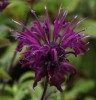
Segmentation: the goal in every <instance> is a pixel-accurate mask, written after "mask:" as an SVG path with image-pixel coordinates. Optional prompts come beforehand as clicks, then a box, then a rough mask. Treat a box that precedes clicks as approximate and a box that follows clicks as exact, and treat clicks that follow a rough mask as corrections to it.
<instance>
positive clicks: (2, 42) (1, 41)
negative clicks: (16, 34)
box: [0, 39, 11, 48]
mask: <svg viewBox="0 0 96 100" xmlns="http://www.w3.org/2000/svg"><path fill="white" fill-rule="evenodd" d="M10 44H11V43H10V41H9V40H8V39H0V48H2V47H6V46H9V45H10Z"/></svg>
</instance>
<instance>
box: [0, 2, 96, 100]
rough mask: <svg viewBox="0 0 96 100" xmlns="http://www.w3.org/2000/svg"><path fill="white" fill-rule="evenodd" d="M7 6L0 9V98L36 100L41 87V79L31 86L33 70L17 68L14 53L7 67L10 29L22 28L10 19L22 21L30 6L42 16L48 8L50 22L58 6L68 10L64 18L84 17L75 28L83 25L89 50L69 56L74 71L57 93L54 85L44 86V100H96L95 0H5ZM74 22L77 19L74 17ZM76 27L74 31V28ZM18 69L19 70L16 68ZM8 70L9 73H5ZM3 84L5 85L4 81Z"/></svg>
mask: <svg viewBox="0 0 96 100" xmlns="http://www.w3.org/2000/svg"><path fill="white" fill-rule="evenodd" d="M8 1H9V3H10V4H9V5H8V6H7V7H6V9H4V11H3V12H0V100H39V99H40V97H41V94H42V90H43V84H44V83H43V81H41V82H40V83H39V85H38V86H37V87H36V88H35V89H33V87H32V84H33V82H34V72H31V71H29V70H30V69H27V70H26V68H25V70H23V68H21V65H20V64H19V57H18V55H19V54H18V55H17V56H16V59H15V61H14V66H13V68H12V69H10V62H11V60H12V57H13V53H14V51H15V49H16V45H17V42H16V40H15V38H14V37H15V33H13V32H11V31H10V30H11V29H19V30H22V28H21V27H20V26H18V25H16V24H14V22H12V19H14V20H17V21H21V22H23V23H24V22H25V20H26V17H27V14H28V12H29V11H30V9H33V10H35V11H36V13H37V14H38V16H39V17H40V18H41V15H44V6H45V5H46V6H47V7H48V11H49V16H50V19H51V22H52V23H53V22H54V19H55V18H56V15H57V12H58V9H59V7H60V5H62V7H63V10H66V9H67V10H68V12H69V14H68V17H67V18H66V20H70V18H72V17H73V16H75V15H78V19H79V20H80V19H83V18H86V17H87V18H86V20H85V21H84V22H82V24H81V25H80V26H79V27H78V29H77V30H80V29H82V28H86V31H85V32H84V33H86V34H88V35H90V38H88V39H87V40H86V41H89V42H90V43H89V44H88V47H89V48H90V50H89V51H88V52H87V53H86V54H85V55H82V56H80V57H77V58H75V57H74V56H73V55H71V56H69V58H70V62H71V63H72V64H73V65H74V66H76V68H77V70H78V74H77V75H76V76H74V77H72V76H70V77H69V78H68V81H67V82H66V83H64V84H63V85H62V86H63V88H64V92H63V93H60V92H58V91H57V90H56V88H55V87H50V86H49V87H48V91H47V95H46V100H96V61H95V60H96V0H8ZM33 20H34V17H33V16H32V14H31V16H30V18H29V21H28V23H27V25H28V26H30V23H31V21H33ZM76 21H77V20H76ZM77 30H76V31H77ZM16 69H19V70H16ZM9 70H11V73H9ZM5 83H6V84H5Z"/></svg>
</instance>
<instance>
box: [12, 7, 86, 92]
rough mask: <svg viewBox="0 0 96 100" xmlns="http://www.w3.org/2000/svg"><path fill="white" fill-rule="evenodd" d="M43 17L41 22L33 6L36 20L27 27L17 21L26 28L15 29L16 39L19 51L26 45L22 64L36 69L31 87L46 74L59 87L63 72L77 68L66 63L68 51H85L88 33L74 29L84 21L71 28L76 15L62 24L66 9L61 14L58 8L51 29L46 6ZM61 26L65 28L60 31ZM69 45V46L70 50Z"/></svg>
mask: <svg viewBox="0 0 96 100" xmlns="http://www.w3.org/2000/svg"><path fill="white" fill-rule="evenodd" d="M45 12H46V17H45V20H44V22H43V23H41V22H40V21H39V19H38V17H37V15H36V13H35V11H33V10H32V13H33V15H34V16H35V18H36V20H35V21H34V22H32V27H31V28H30V29H28V28H27V27H26V26H24V25H23V24H22V23H21V22H16V21H14V22H16V23H17V24H19V25H21V26H22V27H23V28H24V29H25V31H24V32H21V31H18V30H14V31H15V32H16V33H17V35H16V39H17V40H18V41H19V45H18V49H17V51H18V52H21V51H22V48H23V47H24V46H25V47H26V48H27V49H26V51H25V52H23V53H22V54H23V55H24V56H23V58H22V61H21V63H22V65H24V66H29V67H31V68H32V69H33V70H34V71H35V81H34V84H33V87H35V86H36V85H37V83H38V82H39V81H40V80H41V78H42V77H44V76H46V77H48V79H49V84H50V85H51V86H56V87H57V89H58V90H60V91H62V88H61V84H62V83H63V82H64V79H65V76H66V75H67V73H68V72H71V73H73V74H75V73H76V69H75V68H74V67H73V66H72V65H71V64H69V60H68V59H67V55H68V54H74V55H75V56H77V55H80V54H81V53H85V52H86V51H87V50H86V48H85V47H86V43H85V42H84V41H83V39H84V38H86V37H87V36H86V35H84V34H80V33H81V32H83V31H84V30H81V31H79V32H76V31H75V28H76V27H77V26H78V25H79V24H80V23H81V22H82V21H83V20H81V21H79V22H78V23H77V24H76V25H75V26H73V28H70V26H71V24H72V22H73V21H74V20H75V19H76V16H75V17H74V18H72V20H71V21H70V22H67V23H65V24H64V20H65V18H66V16H67V11H65V12H64V14H63V16H62V17H61V8H60V9H59V12H58V15H57V17H56V20H55V21H54V29H53V32H51V25H50V21H49V17H48V10H47V8H46V7H45ZM61 29H64V31H63V32H61ZM68 48H71V50H70V51H69V50H68Z"/></svg>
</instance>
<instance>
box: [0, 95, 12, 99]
mask: <svg viewBox="0 0 96 100" xmlns="http://www.w3.org/2000/svg"><path fill="white" fill-rule="evenodd" d="M0 100H13V98H12V97H11V96H7V95H4V96H2V95H0Z"/></svg>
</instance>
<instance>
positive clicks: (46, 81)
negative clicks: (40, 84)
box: [40, 76, 49, 100]
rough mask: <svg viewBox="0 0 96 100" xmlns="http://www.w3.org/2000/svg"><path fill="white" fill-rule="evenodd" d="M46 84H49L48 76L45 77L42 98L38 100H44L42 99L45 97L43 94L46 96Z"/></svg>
mask: <svg viewBox="0 0 96 100" xmlns="http://www.w3.org/2000/svg"><path fill="white" fill-rule="evenodd" d="M48 82H49V79H48V76H46V80H45V86H44V91H43V94H42V97H41V99H40V100H44V97H45V94H46V91H47V87H48Z"/></svg>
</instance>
